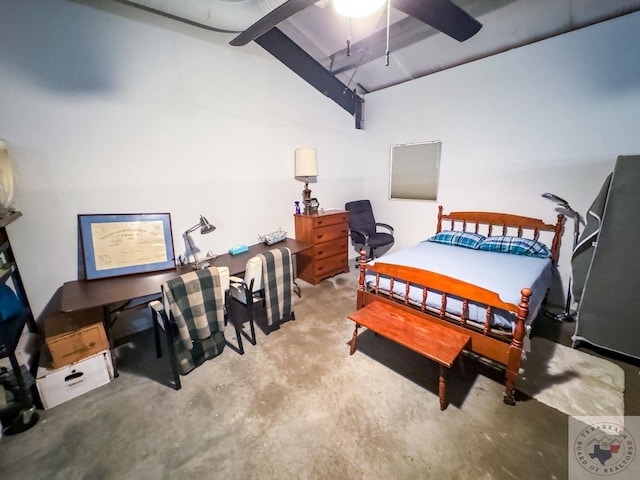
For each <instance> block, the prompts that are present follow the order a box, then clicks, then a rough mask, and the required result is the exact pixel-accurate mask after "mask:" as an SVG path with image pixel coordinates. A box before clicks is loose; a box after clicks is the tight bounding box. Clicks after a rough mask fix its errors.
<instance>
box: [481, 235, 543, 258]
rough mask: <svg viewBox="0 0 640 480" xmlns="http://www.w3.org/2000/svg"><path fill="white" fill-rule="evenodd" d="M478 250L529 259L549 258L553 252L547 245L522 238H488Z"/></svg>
mask: <svg viewBox="0 0 640 480" xmlns="http://www.w3.org/2000/svg"><path fill="white" fill-rule="evenodd" d="M478 250H486V251H488V252H499V253H512V254H514V255H526V256H528V257H538V258H549V257H550V256H551V251H550V250H549V249H548V248H547V246H546V245H545V244H543V243H540V242H538V241H536V240H532V239H530V238H522V237H509V236H501V237H487V238H486V239H485V240H484V241H483V242H482V243H481V244H480V245H479V246H478Z"/></svg>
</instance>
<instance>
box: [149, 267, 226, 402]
mask: <svg viewBox="0 0 640 480" xmlns="http://www.w3.org/2000/svg"><path fill="white" fill-rule="evenodd" d="M214 269H215V270H216V272H215V275H217V276H218V277H219V282H220V286H218V285H217V284H216V283H215V282H212V281H211V280H209V279H205V281H202V280H201V279H200V277H201V276H202V275H205V276H206V275H213V274H212V273H210V272H209V273H208V272H204V271H203V270H198V271H197V272H192V273H189V274H185V275H182V276H181V277H179V278H180V279H188V281H189V282H192V283H191V286H192V287H193V285H194V283H195V284H196V285H198V284H197V282H198V281H200V287H203V288H202V290H201V291H200V290H199V289H197V288H196V290H195V294H194V291H193V290H192V289H189V288H187V287H186V283H187V280H185V287H184V288H183V289H178V288H176V289H175V290H172V288H174V287H173V284H172V283H171V282H174V280H171V281H169V282H167V283H165V284H163V285H162V291H163V301H162V302H160V301H157V300H155V301H153V302H150V303H149V308H150V310H151V316H152V320H153V330H154V339H155V344H156V356H157V357H158V358H161V357H162V347H161V338H160V337H161V333H160V330H162V331H163V332H164V337H165V340H166V342H167V347H168V351H169V361H170V363H171V372H172V375H173V382H174V388H175V389H176V390H180V388H182V384H181V381H180V375H186V374H187V373H189V372H190V371H191V370H193V369H194V368H196V367H197V366H199V365H201V364H202V363H204V361H205V360H208V359H211V358H213V357H216V356H218V355H220V354H221V353H222V351H223V350H224V347H225V345H228V343H227V341H226V339H225V336H224V333H223V332H222V329H221V325H222V321H223V318H221V316H222V314H221V313H220V312H221V311H222V312H224V316H225V317H226V315H227V312H226V303H227V295H228V283H229V270H228V268H226V267H220V268H216V267H211V268H210V269H206V270H214ZM194 276H198V280H196V279H194V278H193V277H194ZM211 278H213V277H211ZM212 283H213V284H214V285H215V286H214V287H213V288H211V284H212ZM223 289H224V290H223ZM186 291H189V295H188V296H186V295H185V292H186ZM176 292H177V293H176ZM180 293H182V297H180V296H179V294H180ZM198 294H200V295H198ZM176 299H177V301H176ZM172 302H173V303H172ZM185 302H187V303H188V304H189V308H186V309H184V308H182V307H184V306H185ZM192 302H195V304H194V303H192ZM218 302H222V304H220V303H218ZM216 303H218V304H217V305H216ZM176 305H177V307H176ZM220 305H222V309H220V308H219V306H220ZM211 307H212V308H211ZM174 309H176V310H175V311H176V312H177V313H176V315H179V317H178V318H179V319H180V320H181V321H183V322H186V323H183V324H182V325H183V327H182V328H183V329H186V328H188V330H189V332H188V335H189V336H186V337H185V336H184V335H185V334H184V333H183V334H181V333H180V329H179V327H178V323H177V322H176V318H175V317H174V313H173V312H174ZM194 312H195V313H194ZM197 312H199V313H197ZM192 314H193V317H194V318H199V321H202V318H203V317H204V316H205V314H206V318H207V321H208V322H209V320H211V321H210V322H209V323H208V326H207V325H204V327H206V328H207V330H206V333H202V331H201V330H202V328H203V325H202V324H201V323H194V322H192V321H191V320H193V319H189V318H186V317H187V316H188V315H192ZM198 315H200V317H198ZM236 331H237V329H236ZM183 332H184V330H183ZM192 332H193V333H192ZM194 335H197V337H196V338H194ZM238 336H239V335H238ZM187 345H188V346H187ZM188 347H190V348H188ZM234 349H235V348H234Z"/></svg>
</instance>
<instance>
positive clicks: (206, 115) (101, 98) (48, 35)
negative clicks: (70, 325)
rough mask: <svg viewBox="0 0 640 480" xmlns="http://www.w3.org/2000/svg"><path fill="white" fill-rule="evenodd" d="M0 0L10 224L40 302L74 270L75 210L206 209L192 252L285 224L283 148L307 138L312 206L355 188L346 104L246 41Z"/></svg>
mask: <svg viewBox="0 0 640 480" xmlns="http://www.w3.org/2000/svg"><path fill="white" fill-rule="evenodd" d="M94 3H95V4H96V6H86V5H83V4H81V3H77V2H68V1H64V0H54V1H49V2H39V1H36V0H25V1H21V2H15V1H10V0H0V78H1V80H0V106H1V107H0V138H3V139H5V140H6V141H7V144H8V146H9V149H10V151H11V153H12V156H13V158H14V160H15V164H16V170H17V174H18V179H17V193H16V200H15V204H14V206H15V207H16V208H17V209H19V210H21V211H22V213H23V217H22V218H20V219H19V220H18V221H16V222H15V223H13V224H11V225H10V226H9V228H8V231H9V235H10V238H11V241H12V244H13V247H14V250H15V253H16V257H17V260H18V263H19V266H20V271H21V273H22V276H23V280H24V282H25V284H26V289H27V294H28V296H29V299H30V302H31V306H32V309H33V310H34V312H35V314H36V315H38V314H39V312H40V311H41V310H42V308H43V307H44V306H45V305H46V304H47V302H48V301H49V299H50V298H51V297H52V295H53V294H54V292H56V290H57V289H58V288H59V287H60V286H61V285H62V284H63V282H65V281H69V280H74V279H76V278H77V237H76V235H77V228H76V222H77V215H78V214H82V213H143V212H170V213H171V214H172V223H173V236H174V242H175V250H176V255H178V254H180V253H183V252H184V250H185V246H184V241H183V239H182V237H181V234H182V232H184V231H185V230H186V229H187V228H189V227H190V226H192V225H193V224H195V223H196V222H197V220H198V215H199V214H200V213H202V214H204V215H205V216H206V217H207V218H208V219H209V220H210V221H211V223H213V224H214V225H216V227H217V230H216V231H215V232H214V233H212V234H210V235H207V236H200V235H198V234H196V235H195V236H194V240H195V242H196V244H197V245H198V247H199V248H200V249H201V250H202V251H203V252H206V251H207V250H212V251H214V252H218V253H221V252H225V251H227V250H228V249H229V247H231V246H233V245H235V244H238V243H245V244H251V243H255V242H256V241H257V240H256V236H257V235H258V234H264V233H268V232H271V231H273V230H276V229H277V228H279V227H282V228H283V229H285V230H287V231H289V232H290V234H291V236H293V230H294V228H293V216H292V215H293V213H294V204H293V202H294V201H295V200H300V199H301V192H302V189H303V184H302V183H300V182H296V181H295V180H294V178H293V152H294V150H295V148H297V147H302V146H311V147H316V148H317V149H318V162H319V172H320V176H319V178H318V183H315V184H313V185H312V190H313V195H314V196H316V197H317V198H318V199H319V200H320V202H321V205H322V206H325V207H332V206H333V207H340V206H344V203H345V202H346V201H348V200H350V199H352V196H353V195H354V192H356V193H355V195H356V196H360V194H361V192H362V178H361V172H360V169H359V168H357V164H356V163H354V162H353V159H354V158H358V157H360V156H361V155H360V154H359V153H358V150H359V145H360V144H361V140H360V139H361V138H363V137H364V136H366V135H367V132H363V131H357V130H356V129H355V127H354V120H353V118H352V117H351V116H350V115H349V114H348V113H347V112H345V111H344V110H342V109H341V108H339V107H338V106H337V105H336V104H335V103H333V102H332V101H331V100H330V99H328V98H326V97H324V96H323V95H321V94H320V93H318V92H317V91H316V90H314V89H313V88H312V87H310V86H308V85H307V84H306V83H305V82H304V81H302V80H301V79H300V78H299V77H297V76H296V75H295V74H294V73H293V72H291V71H290V70H288V69H287V68H286V67H284V66H283V65H282V64H280V63H279V62H278V61H277V60H276V59H274V58H273V57H271V56H270V55H269V54H268V53H266V52H264V51H263V50H262V49H261V48H260V47H259V46H257V45H256V44H251V45H248V46H247V47H243V48H237V47H231V46H229V45H228V42H229V40H230V39H231V38H233V35H232V34H223V33H216V32H209V31H205V30H202V29H198V28H196V27H192V26H188V25H184V24H181V23H179V22H176V21H174V20H169V19H164V18H162V17H159V16H156V15H153V14H150V13H147V12H144V11H141V10H138V9H134V8H132V7H128V6H124V5H120V4H118V3H116V2H112V1H103V2H94Z"/></svg>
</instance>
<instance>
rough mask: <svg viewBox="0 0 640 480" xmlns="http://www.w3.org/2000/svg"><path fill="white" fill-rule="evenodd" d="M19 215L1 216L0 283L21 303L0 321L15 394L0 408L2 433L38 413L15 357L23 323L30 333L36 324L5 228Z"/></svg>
mask: <svg viewBox="0 0 640 480" xmlns="http://www.w3.org/2000/svg"><path fill="white" fill-rule="evenodd" d="M21 216H22V213H20V212H18V211H14V212H12V213H10V214H9V215H7V216H5V217H3V218H0V285H4V284H5V283H8V282H10V286H11V287H13V289H14V291H15V292H16V296H17V297H18V300H19V301H20V304H21V305H22V312H21V313H20V314H18V315H16V316H14V317H12V318H9V319H7V320H5V321H0V358H7V357H8V358H9V362H10V364H11V369H12V380H11V382H10V383H11V384H12V386H11V387H10V390H11V391H12V392H13V394H14V398H13V401H12V402H11V403H9V404H8V405H6V406H4V408H2V409H1V410H0V419H1V420H2V426H3V433H6V434H12V433H19V432H21V431H24V430H26V429H27V428H30V427H31V426H33V425H34V424H35V423H36V422H37V421H38V414H37V413H36V412H35V407H34V406H33V399H32V396H31V393H30V387H32V386H33V385H32V381H30V380H32V379H30V378H26V377H27V376H29V375H30V374H29V373H28V370H26V369H25V370H23V369H21V367H20V364H19V363H18V359H17V358H16V348H17V347H18V344H19V343H20V337H21V336H22V332H23V331H24V327H25V325H27V326H28V328H29V331H31V332H37V326H36V323H35V320H34V318H33V313H32V311H31V307H30V306H29V301H28V299H27V295H26V292H25V290H24V285H23V284H22V278H21V277H20V271H19V270H18V265H17V264H16V262H15V257H14V255H13V250H12V248H11V242H9V236H8V235H7V231H6V228H5V227H6V226H7V225H9V224H10V223H11V222H13V221H14V220H16V219H17V218H19V217H21ZM2 376H5V377H6V376H7V374H6V373H3V374H2ZM30 383H31V384H30ZM0 388H6V385H0Z"/></svg>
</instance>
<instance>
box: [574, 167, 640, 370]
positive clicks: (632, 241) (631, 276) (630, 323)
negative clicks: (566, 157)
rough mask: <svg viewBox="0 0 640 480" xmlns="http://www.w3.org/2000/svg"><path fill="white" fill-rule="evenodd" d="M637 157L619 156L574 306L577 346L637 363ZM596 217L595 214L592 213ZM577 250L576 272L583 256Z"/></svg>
mask: <svg viewBox="0 0 640 480" xmlns="http://www.w3.org/2000/svg"><path fill="white" fill-rule="evenodd" d="M639 185H640V155H634V156H620V157H618V160H617V162H616V166H615V169H614V171H613V174H612V175H611V182H610V184H609V186H608V189H607V188H606V183H605V188H604V189H603V190H604V191H603V192H601V195H599V197H602V196H604V197H606V198H597V199H596V201H595V202H594V207H596V208H597V207H598V206H600V207H603V208H602V216H601V223H600V229H599V232H598V233H597V235H595V236H594V238H593V240H595V241H596V242H597V245H596V246H595V248H593V249H591V251H592V252H593V255H592V257H591V260H590V262H589V268H588V271H587V273H586V277H585V280H584V288H583V290H582V292H581V298H580V303H579V305H578V319H577V323H576V333H575V336H574V341H575V342H580V341H584V342H588V343H590V344H592V345H595V346H598V347H602V348H605V349H607V350H611V351H614V352H618V353H622V354H625V355H628V356H631V357H634V358H638V359H640V342H639V341H638V339H639V338H640V295H638V292H639V291H640V268H638V264H639V263H640V262H639V259H640V248H639V247H640V246H639V244H638V240H639V239H640V223H639V222H638V209H639V208H640V188H638V187H639ZM594 213H595V214H596V215H599V214H598V212H594ZM579 250H580V249H579V248H578V249H576V255H575V259H574V263H576V262H577V263H576V273H577V274H580V270H584V267H581V266H580V264H581V263H583V262H584V253H583V254H580V253H579Z"/></svg>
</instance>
